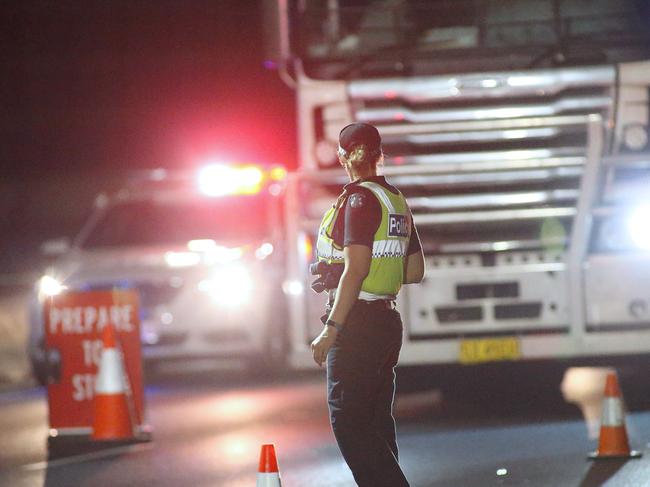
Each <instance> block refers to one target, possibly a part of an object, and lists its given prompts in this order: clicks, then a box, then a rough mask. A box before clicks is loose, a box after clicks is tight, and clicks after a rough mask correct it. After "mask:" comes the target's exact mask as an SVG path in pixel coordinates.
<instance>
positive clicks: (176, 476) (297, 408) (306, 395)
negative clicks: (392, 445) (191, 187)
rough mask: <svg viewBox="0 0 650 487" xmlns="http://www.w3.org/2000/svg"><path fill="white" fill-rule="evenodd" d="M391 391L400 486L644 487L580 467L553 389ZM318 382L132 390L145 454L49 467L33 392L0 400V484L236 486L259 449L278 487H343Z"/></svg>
mask: <svg viewBox="0 0 650 487" xmlns="http://www.w3.org/2000/svg"><path fill="white" fill-rule="evenodd" d="M583 379H584V378H583ZM402 380H403V381H407V380H408V381H409V383H406V382H403V386H404V387H402V390H403V391H404V392H403V393H401V394H400V395H399V396H398V398H397V403H396V416H397V419H398V426H399V430H398V435H399V443H400V451H401V458H402V465H403V468H404V470H405V472H406V473H407V475H408V477H409V479H410V480H411V484H412V485H413V486H414V487H415V486H417V487H434V486H435V487H442V486H445V487H449V486H461V487H473V486H477V487H479V486H480V487H484V486H493V485H494V486H501V485H510V486H544V487H563V486H579V487H592V486H593V487H595V486H600V485H606V486H622V487H623V486H630V487H632V486H634V487H642V486H646V485H650V453H649V454H647V455H646V456H644V458H642V459H641V460H630V461H627V462H624V461H600V462H597V463H594V462H590V461H588V460H586V454H587V452H589V451H590V450H592V449H593V448H594V447H595V445H596V440H595V439H592V438H589V434H588V431H589V428H588V425H587V424H586V423H585V420H584V419H583V416H582V414H581V412H580V409H578V407H576V406H573V405H567V404H566V403H565V402H564V401H563V399H562V396H561V394H559V392H558V388H557V386H558V385H559V384H549V383H548V382H547V383H545V384H544V385H543V386H542V384H543V383H542V382H539V383H538V384H537V385H534V386H533V387H530V388H527V390H519V392H517V394H512V397H507V394H505V392H506V391H507V390H509V387H510V386H509V384H510V382H509V381H508V380H504V381H503V382H502V383H501V384H494V385H495V387H494V392H493V393H490V392H487V393H486V392H485V391H483V392H482V393H480V394H473V393H472V391H471V390H463V389H462V388H459V389H458V390H457V393H456V394H449V395H448V397H444V396H442V395H441V393H440V392H438V391H437V390H433V389H428V388H427V387H422V386H421V385H420V386H419V387H409V386H412V383H411V381H412V380H413V376H412V375H411V376H410V377H407V378H405V379H402ZM322 381H323V377H322V375H321V374H320V373H318V372H317V373H315V374H311V375H303V376H300V377H297V378H296V377H294V378H287V379H282V380H277V381H274V382H273V383H269V382H268V381H263V380H250V379H248V380H247V379H244V378H242V377H241V376H238V375H237V374H236V373H234V374H229V375H228V376H226V377H221V376H219V375H217V374H203V375H200V376H198V377H197V376H195V375H190V376H188V375H182V376H172V377H166V378H159V379H157V380H156V381H155V382H154V383H153V384H150V385H149V386H148V387H147V391H146V397H147V411H148V419H149V422H150V423H151V425H152V426H153V428H154V440H153V442H152V443H150V444H143V445H138V446H135V447H133V448H131V449H127V450H120V451H109V452H105V453H103V454H99V455H98V454H94V455H89V456H84V455H82V456H76V457H69V458H59V459H53V460H50V461H48V459H47V452H46V448H45V437H46V434H47V405H46V399H45V394H44V391H43V390H41V389H28V390H23V391H14V392H4V393H1V394H0V428H1V431H2V434H1V435H0V485H1V486H12V487H15V486H21V487H22V486H24V487H35V486H38V487H42V486H48V487H54V486H56V487H59V486H96V487H102V486H111V487H115V486H149V485H151V486H154V485H155V486H158V487H166V486H170V487H171V486H197V487H202V486H206V487H207V486H218V487H240V486H241V487H244V486H247V487H248V486H253V485H255V481H256V472H257V470H256V469H257V463H258V455H259V449H260V445H261V444H263V443H266V442H273V443H275V445H276V449H277V453H278V459H279V463H280V469H281V475H282V479H283V486H285V487H298V486H301V487H302V486H310V487H319V486H323V487H324V486H327V487H337V486H341V487H343V486H352V485H354V482H353V481H352V477H351V475H350V474H349V472H348V471H347V468H346V466H345V464H344V463H343V461H342V459H341V457H340V455H339V453H338V450H337V448H336V445H335V443H334V440H333V437H332V434H331V432H330V429H329V425H328V423H327V411H326V405H325V397H324V387H323V383H322ZM579 382H580V381H579ZM582 382H584V380H582ZM565 385H566V384H565ZM467 389H472V387H471V386H470V387H468V388H467ZM491 389H492V388H489V389H486V391H489V390H491ZM635 408H636V407H635ZM637 409H638V408H637ZM641 409H642V410H640V411H635V412H632V413H630V414H628V416H627V424H628V433H629V435H630V437H631V442H632V444H633V446H636V447H637V448H641V449H643V448H644V447H645V445H646V443H647V441H649V440H650V413H649V412H646V411H645V410H644V409H646V406H643V405H641Z"/></svg>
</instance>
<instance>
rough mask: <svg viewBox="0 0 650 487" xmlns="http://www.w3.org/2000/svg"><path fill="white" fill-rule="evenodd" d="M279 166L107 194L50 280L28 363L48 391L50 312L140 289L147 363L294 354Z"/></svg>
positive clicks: (149, 181) (139, 181) (276, 359)
mask: <svg viewBox="0 0 650 487" xmlns="http://www.w3.org/2000/svg"><path fill="white" fill-rule="evenodd" d="M285 176H286V171H285V170H284V169H283V168H281V167H271V168H265V167H261V166H256V165H210V166H206V167H204V168H203V169H202V170H201V171H199V172H198V173H197V174H188V173H170V172H167V171H163V170H156V171H152V172H148V173H147V174H145V175H143V176H140V177H138V178H135V179H134V180H133V181H131V182H130V183H129V184H128V185H127V186H126V187H125V188H123V189H122V190H120V191H118V192H115V193H113V194H111V195H106V194H103V195H100V196H99V197H98V198H97V199H96V202H95V209H94V211H93V213H92V215H91V216H90V218H89V220H88V221H87V223H86V224H85V226H84V227H83V228H82V230H81V232H80V233H79V234H78V236H77V237H76V238H75V239H74V241H73V243H72V244H71V245H69V246H68V247H69V248H67V249H66V251H65V252H64V253H63V254H62V255H61V256H60V257H59V258H58V260H57V261H56V262H55V264H54V265H53V266H52V267H51V268H50V269H48V270H47V272H46V273H45V274H44V275H43V276H42V277H41V278H40V280H39V282H38V285H37V289H36V292H35V293H34V296H33V299H32V303H31V306H30V308H31V309H30V329H31V332H30V338H29V355H30V358H31V362H32V365H33V369H34V372H35V376H36V377H37V378H38V380H39V381H40V382H41V383H46V382H47V380H48V373H49V372H50V371H51V369H52V366H53V365H56V362H57V360H58V359H57V356H56V351H52V350H46V348H45V346H44V338H43V330H44V325H43V313H42V309H43V306H42V305H43V302H44V300H45V299H47V297H48V296H54V295H56V294H59V293H62V292H66V291H90V290H107V289H115V288H119V289H135V290H137V292H138V293H139V299H140V322H141V338H142V346H143V357H144V359H145V361H146V362H148V363H151V364H155V363H159V362H161V361H165V362H167V361H169V360H173V359H197V358H211V359H227V360H228V361H238V362H240V363H242V362H244V363H248V364H252V365H253V366H255V367H256V368H258V369H261V368H264V369H268V368H269V367H280V366H282V364H283V362H284V360H285V356H286V348H287V328H286V327H287V319H286V299H285V295H284V292H283V279H284V268H285V259H286V256H285V248H284V238H283V227H284V225H283V218H284V217H283V211H282V208H283V202H282V194H283V185H284V179H285Z"/></svg>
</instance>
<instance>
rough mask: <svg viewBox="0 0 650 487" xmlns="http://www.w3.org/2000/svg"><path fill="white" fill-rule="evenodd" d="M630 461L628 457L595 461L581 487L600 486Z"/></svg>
mask: <svg viewBox="0 0 650 487" xmlns="http://www.w3.org/2000/svg"><path fill="white" fill-rule="evenodd" d="M627 462H628V460H627V459H607V460H602V461H598V462H596V461H595V462H594V463H593V464H592V465H591V468H590V469H589V471H588V472H587V475H586V476H585V478H584V479H583V480H582V482H581V483H580V486H579V487H600V486H601V485H604V484H605V482H607V480H609V479H611V478H612V477H613V476H614V475H616V472H618V471H619V470H620V469H621V468H623V466H624V465H625V464H626V463H627Z"/></svg>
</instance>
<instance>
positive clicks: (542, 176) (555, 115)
mask: <svg viewBox="0 0 650 487" xmlns="http://www.w3.org/2000/svg"><path fill="white" fill-rule="evenodd" d="M614 81H615V70H614V68H613V67H610V66H600V67H581V68H564V69H556V70H554V69H548V70H536V71H527V72H525V73H522V72H495V73H484V74H466V75H462V76H428V77H411V78H400V79H397V78H396V79H372V80H357V81H351V82H350V83H349V85H348V95H349V97H350V99H351V101H352V106H353V109H354V118H355V119H356V120H359V121H365V122H369V123H372V124H374V125H376V126H377V127H378V128H379V130H380V132H381V134H382V139H383V143H384V152H385V154H386V158H385V168H384V173H385V174H386V175H388V176H389V179H390V181H391V182H393V183H394V184H395V185H396V186H398V187H399V188H400V189H401V190H402V192H403V193H404V194H405V195H406V196H407V198H408V200H409V204H410V206H411V209H412V211H413V213H414V217H415V221H416V224H417V225H418V228H419V229H420V233H421V238H422V240H423V244H424V247H425V251H426V252H427V253H429V254H453V253H463V252H472V251H475V252H486V251H487V252H489V251H499V250H540V249H541V250H544V249H546V248H548V247H555V248H564V247H565V246H566V244H567V239H568V237H567V236H568V235H570V232H571V225H572V220H573V216H574V215H575V213H576V203H577V200H578V196H579V188H580V180H581V179H580V178H581V176H582V172H583V165H584V163H585V160H586V156H585V144H586V124H587V121H588V119H589V116H590V115H591V114H598V115H600V116H602V117H603V118H604V119H609V118H610V117H611V112H612V106H613V102H612V86H613V84H614ZM391 175H394V177H391Z"/></svg>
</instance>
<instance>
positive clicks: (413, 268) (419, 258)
mask: <svg viewBox="0 0 650 487" xmlns="http://www.w3.org/2000/svg"><path fill="white" fill-rule="evenodd" d="M405 274H406V275H405V276H404V284H415V283H418V282H421V281H422V279H423V278H424V252H422V248H420V250H419V251H418V252H414V253H412V254H411V255H408V256H407V257H406V273H405Z"/></svg>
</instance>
